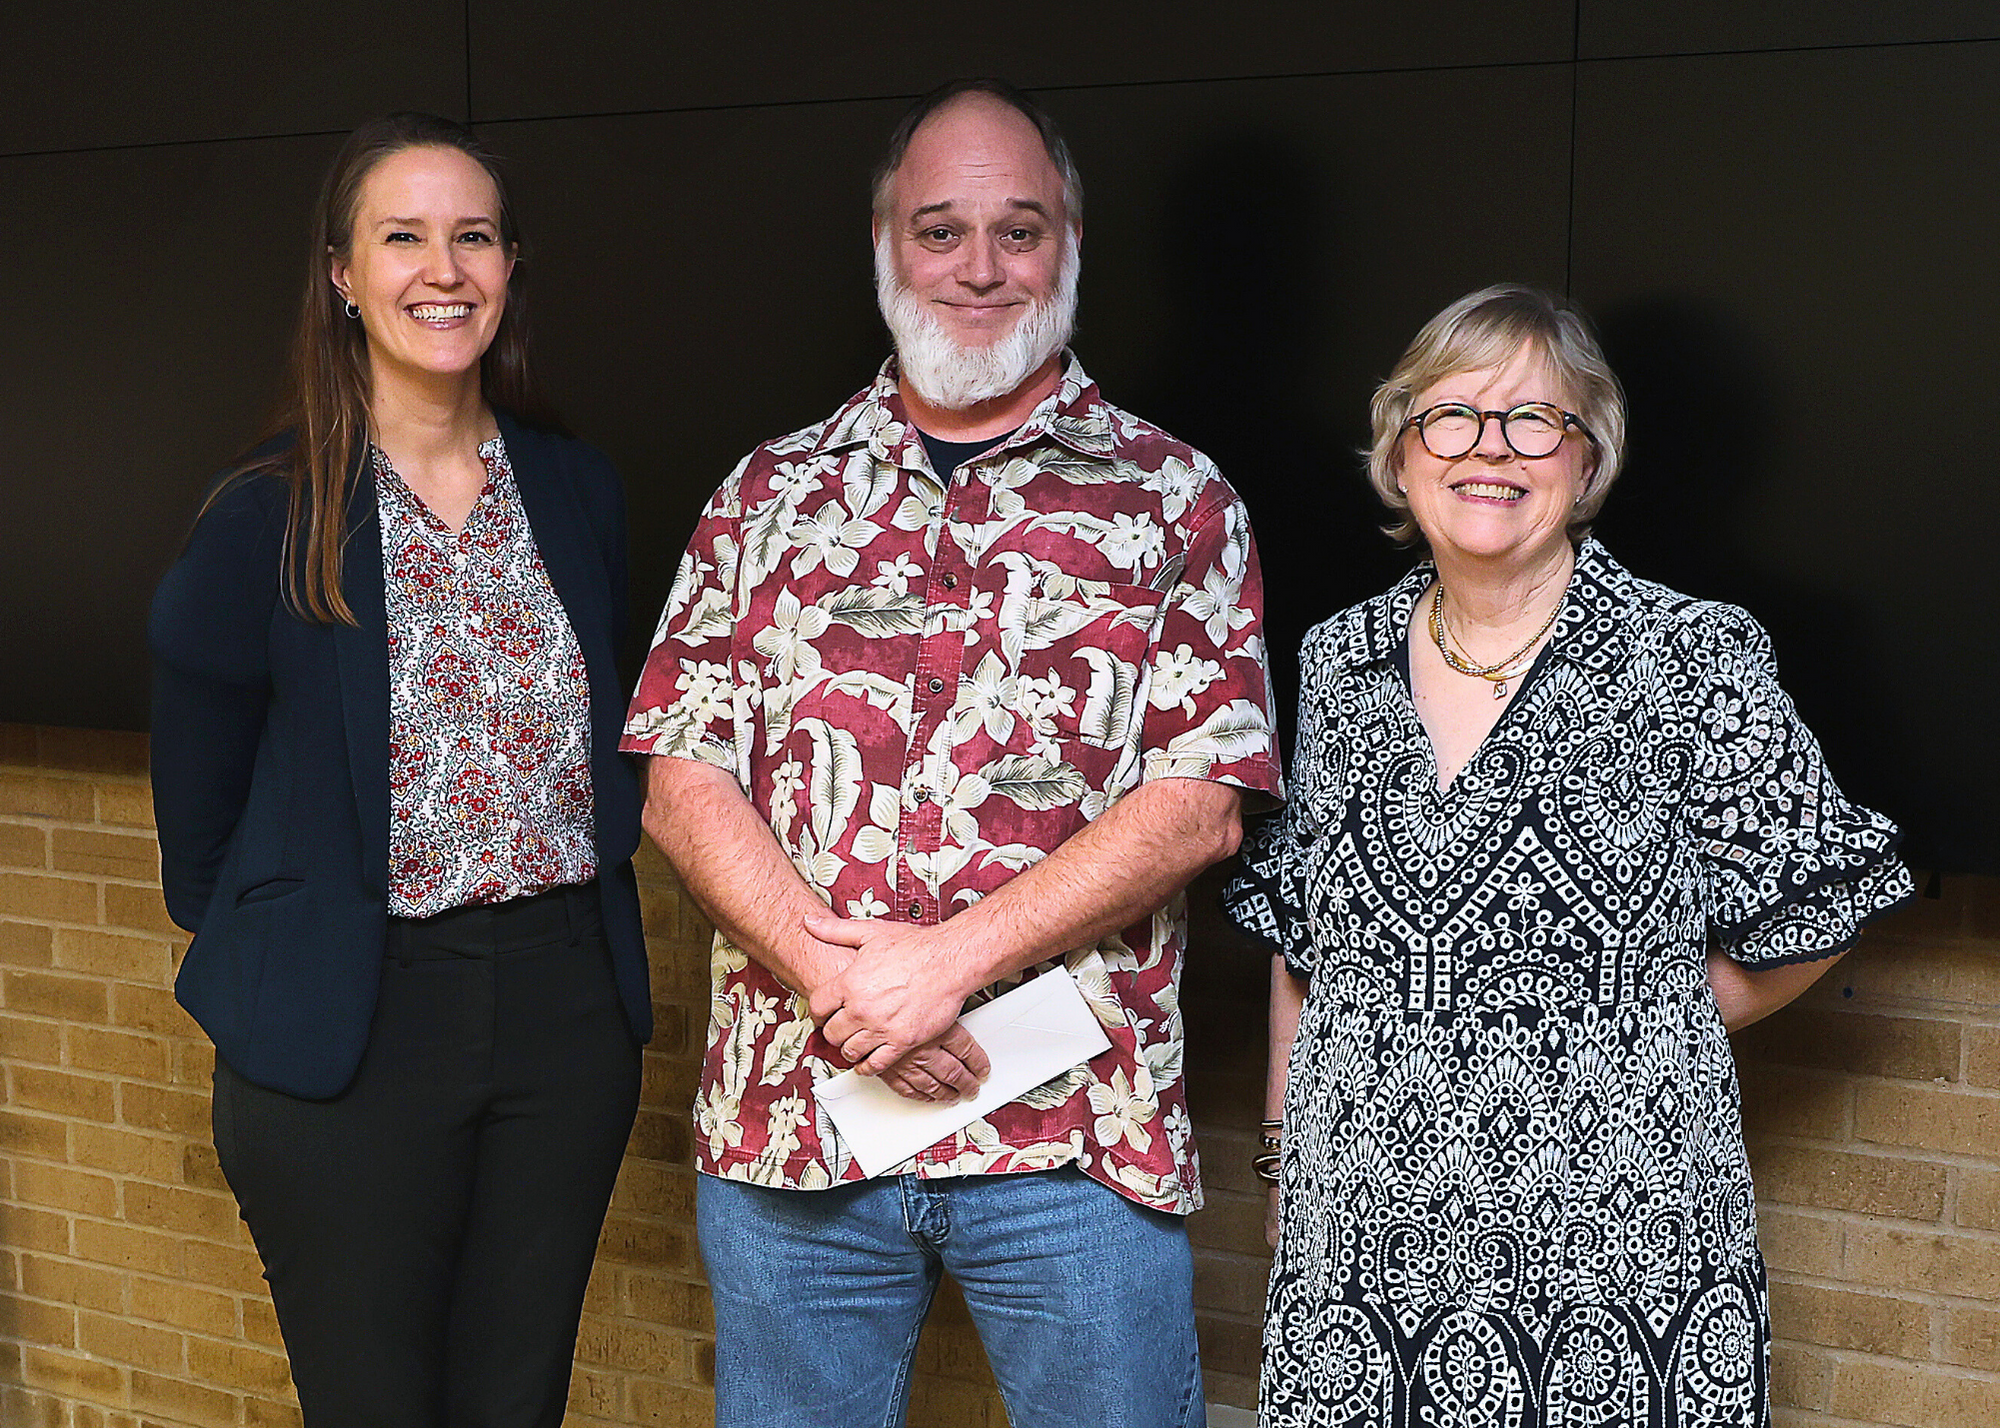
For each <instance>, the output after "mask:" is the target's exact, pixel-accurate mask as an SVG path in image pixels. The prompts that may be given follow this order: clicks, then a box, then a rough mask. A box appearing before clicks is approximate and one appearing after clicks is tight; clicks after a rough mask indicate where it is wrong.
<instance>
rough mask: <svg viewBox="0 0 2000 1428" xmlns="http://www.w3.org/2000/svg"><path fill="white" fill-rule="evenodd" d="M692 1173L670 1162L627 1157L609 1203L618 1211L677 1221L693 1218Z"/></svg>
mask: <svg viewBox="0 0 2000 1428" xmlns="http://www.w3.org/2000/svg"><path fill="white" fill-rule="evenodd" d="M694 1185H695V1177H694V1175H693V1174H692V1173H691V1172H689V1171H686V1170H682V1169H680V1168H678V1167H676V1166H672V1165H661V1164H660V1163H659V1162H657V1161H652V1160H635V1159H633V1158H631V1157H629V1156H628V1157H626V1160H625V1163H624V1164H623V1165H621V1166H620V1167H619V1168H618V1187H617V1189H616V1191H615V1192H614V1193H613V1197H612V1204H613V1205H615V1206H616V1207H617V1208H618V1209H619V1210H620V1211H621V1212H623V1213H627V1214H636V1215H651V1216H657V1217H659V1218H662V1219H666V1220H670V1221H675V1222H680V1221H685V1220H692V1219H693V1218H694Z"/></svg>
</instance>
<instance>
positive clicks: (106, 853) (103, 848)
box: [49, 828, 160, 920]
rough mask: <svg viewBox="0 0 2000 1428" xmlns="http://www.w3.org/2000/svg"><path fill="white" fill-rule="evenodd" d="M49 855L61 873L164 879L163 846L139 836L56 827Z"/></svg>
mask: <svg viewBox="0 0 2000 1428" xmlns="http://www.w3.org/2000/svg"><path fill="white" fill-rule="evenodd" d="M49 856H50V862H51V864H52V865H53V866H54V868H55V869H56V871H57V872H63V873H87V874H89V875H91V876H93V877H100V878H126V879H129V880H131V881H133V882H152V883H157V882H158V881H159V879H160V845H159V844H158V843H156V842H155V841H154V840H153V839H151V838H148V837H146V836H144V835H143V834H139V833H111V832H107V831H105V830H103V829H98V828H55V829H52V830H51V836H50V840H49ZM93 920H95V919H93Z"/></svg>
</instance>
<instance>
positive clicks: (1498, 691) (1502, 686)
mask: <svg viewBox="0 0 2000 1428" xmlns="http://www.w3.org/2000/svg"><path fill="white" fill-rule="evenodd" d="M1493 697H1494V698H1495V699H1505V698H1506V697H1507V681H1506V680H1504V679H1496V680H1494V681H1493Z"/></svg>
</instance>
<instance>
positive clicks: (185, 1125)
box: [118, 1081, 209, 1136]
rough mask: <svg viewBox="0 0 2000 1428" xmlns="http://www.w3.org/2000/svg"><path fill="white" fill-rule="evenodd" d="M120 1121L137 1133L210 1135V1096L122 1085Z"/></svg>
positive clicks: (131, 1083)
mask: <svg viewBox="0 0 2000 1428" xmlns="http://www.w3.org/2000/svg"><path fill="white" fill-rule="evenodd" d="M118 1110H119V1119H121V1120H122V1121H123V1122H124V1123H125V1124H126V1125H128V1126H131V1127H133V1128H134V1129H136V1130H155V1131H170V1132H172V1133H173V1134H175V1135H186V1136H205V1135H207V1134H208V1133H209V1108H208V1097H206V1096H203V1095H199V1094H197V1093H196V1092H193V1091H170V1090H167V1089H166V1088H165V1087H161V1086H146V1085H141V1084H140V1083H139V1082H137V1081H126V1082H122V1083H121V1084H120V1085H119V1087H118Z"/></svg>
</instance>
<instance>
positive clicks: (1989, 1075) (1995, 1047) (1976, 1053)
mask: <svg viewBox="0 0 2000 1428" xmlns="http://www.w3.org/2000/svg"><path fill="white" fill-rule="evenodd" d="M1965 1079H1966V1080H1967V1081H1968V1082H1969V1083H1970V1084H1972V1085H1974V1086H1987V1087H2000V1026H1968V1027H1967V1028H1966V1029H1965Z"/></svg>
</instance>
